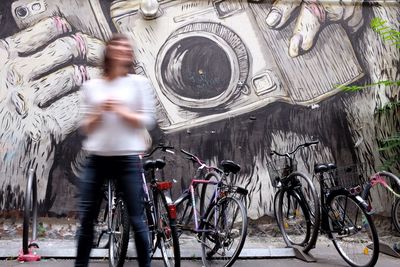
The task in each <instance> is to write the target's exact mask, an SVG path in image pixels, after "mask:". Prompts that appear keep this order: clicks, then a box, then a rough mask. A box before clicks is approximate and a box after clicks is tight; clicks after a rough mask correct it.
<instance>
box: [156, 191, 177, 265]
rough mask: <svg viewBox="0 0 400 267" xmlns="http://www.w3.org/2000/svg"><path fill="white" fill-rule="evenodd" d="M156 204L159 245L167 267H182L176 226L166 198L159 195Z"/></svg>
mask: <svg viewBox="0 0 400 267" xmlns="http://www.w3.org/2000/svg"><path fill="white" fill-rule="evenodd" d="M156 198H157V199H156V201H155V204H156V205H157V208H156V212H157V215H156V218H157V239H158V241H157V244H158V246H159V248H160V250H161V255H162V257H163V261H164V264H165V266H166V267H179V266H180V248H179V239H178V233H177V229H176V224H175V221H174V220H173V219H171V218H170V215H169V212H168V205H167V201H166V199H165V196H164V195H162V193H158V194H157V197H156Z"/></svg>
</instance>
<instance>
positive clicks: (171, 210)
mask: <svg viewBox="0 0 400 267" xmlns="http://www.w3.org/2000/svg"><path fill="white" fill-rule="evenodd" d="M173 149H174V147H172V146H164V145H158V146H156V147H155V148H153V150H152V151H151V152H150V153H149V154H146V155H143V158H149V157H151V155H152V154H153V153H154V152H155V151H157V150H160V151H162V152H169V153H173V154H174V152H173V151H172V150H173ZM165 165H166V163H165V161H164V160H162V159H155V160H146V161H145V162H144V164H143V168H144V170H145V171H147V172H150V182H149V188H148V187H147V185H146V177H145V175H144V173H143V182H144V185H145V186H144V190H145V195H146V197H145V198H146V199H145V209H146V220H147V224H148V226H149V235H150V236H149V238H150V244H151V252H152V257H153V256H154V253H155V251H156V250H157V249H160V251H161V256H162V259H163V261H164V264H165V266H166V267H180V266H181V255H180V246H179V239H178V230H177V226H176V206H175V204H174V203H172V202H171V201H167V198H166V196H165V194H164V193H165V191H168V190H170V189H171V188H172V185H173V183H172V182H171V181H159V180H158V179H157V178H156V174H155V173H156V171H157V170H161V169H163V168H164V166H165ZM149 189H150V190H149Z"/></svg>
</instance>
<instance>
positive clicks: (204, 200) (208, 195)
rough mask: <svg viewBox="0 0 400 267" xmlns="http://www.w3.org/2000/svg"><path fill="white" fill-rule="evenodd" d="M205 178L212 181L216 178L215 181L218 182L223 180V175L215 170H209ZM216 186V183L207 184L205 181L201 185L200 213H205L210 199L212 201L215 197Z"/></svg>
mask: <svg viewBox="0 0 400 267" xmlns="http://www.w3.org/2000/svg"><path fill="white" fill-rule="evenodd" d="M204 180H207V181H210V180H214V181H215V182H218V181H220V180H221V176H220V175H219V174H218V173H217V172H214V171H211V172H208V173H207V174H206V175H205V177H204ZM210 187H211V188H212V189H211V190H208V191H207V188H210ZM215 187H216V185H213V184H210V186H209V184H207V183H204V184H202V186H201V193H200V214H201V215H204V213H205V212H206V210H205V208H206V207H208V206H209V203H210V201H212V199H213V193H214V192H215Z"/></svg>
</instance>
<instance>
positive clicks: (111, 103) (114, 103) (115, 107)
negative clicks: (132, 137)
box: [103, 99, 141, 128]
mask: <svg viewBox="0 0 400 267" xmlns="http://www.w3.org/2000/svg"><path fill="white" fill-rule="evenodd" d="M103 110H105V111H112V112H115V113H116V114H117V115H119V116H120V117H121V118H122V119H124V120H125V121H127V122H128V123H129V124H130V125H132V126H133V127H135V128H137V127H140V126H141V119H140V114H139V113H137V112H132V111H131V110H130V109H129V108H128V107H127V106H125V105H124V104H123V103H122V102H121V101H118V100H113V99H109V100H107V101H105V102H104V104H103Z"/></svg>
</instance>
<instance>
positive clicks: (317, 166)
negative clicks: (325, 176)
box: [314, 163, 329, 173]
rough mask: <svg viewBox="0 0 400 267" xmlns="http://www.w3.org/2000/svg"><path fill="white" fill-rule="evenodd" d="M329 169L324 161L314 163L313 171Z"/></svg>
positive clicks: (318, 171) (320, 171)
mask: <svg viewBox="0 0 400 267" xmlns="http://www.w3.org/2000/svg"><path fill="white" fill-rule="evenodd" d="M327 171H329V168H328V165H327V164H326V163H316V164H315V165H314V172H315V173H323V172H327Z"/></svg>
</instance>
